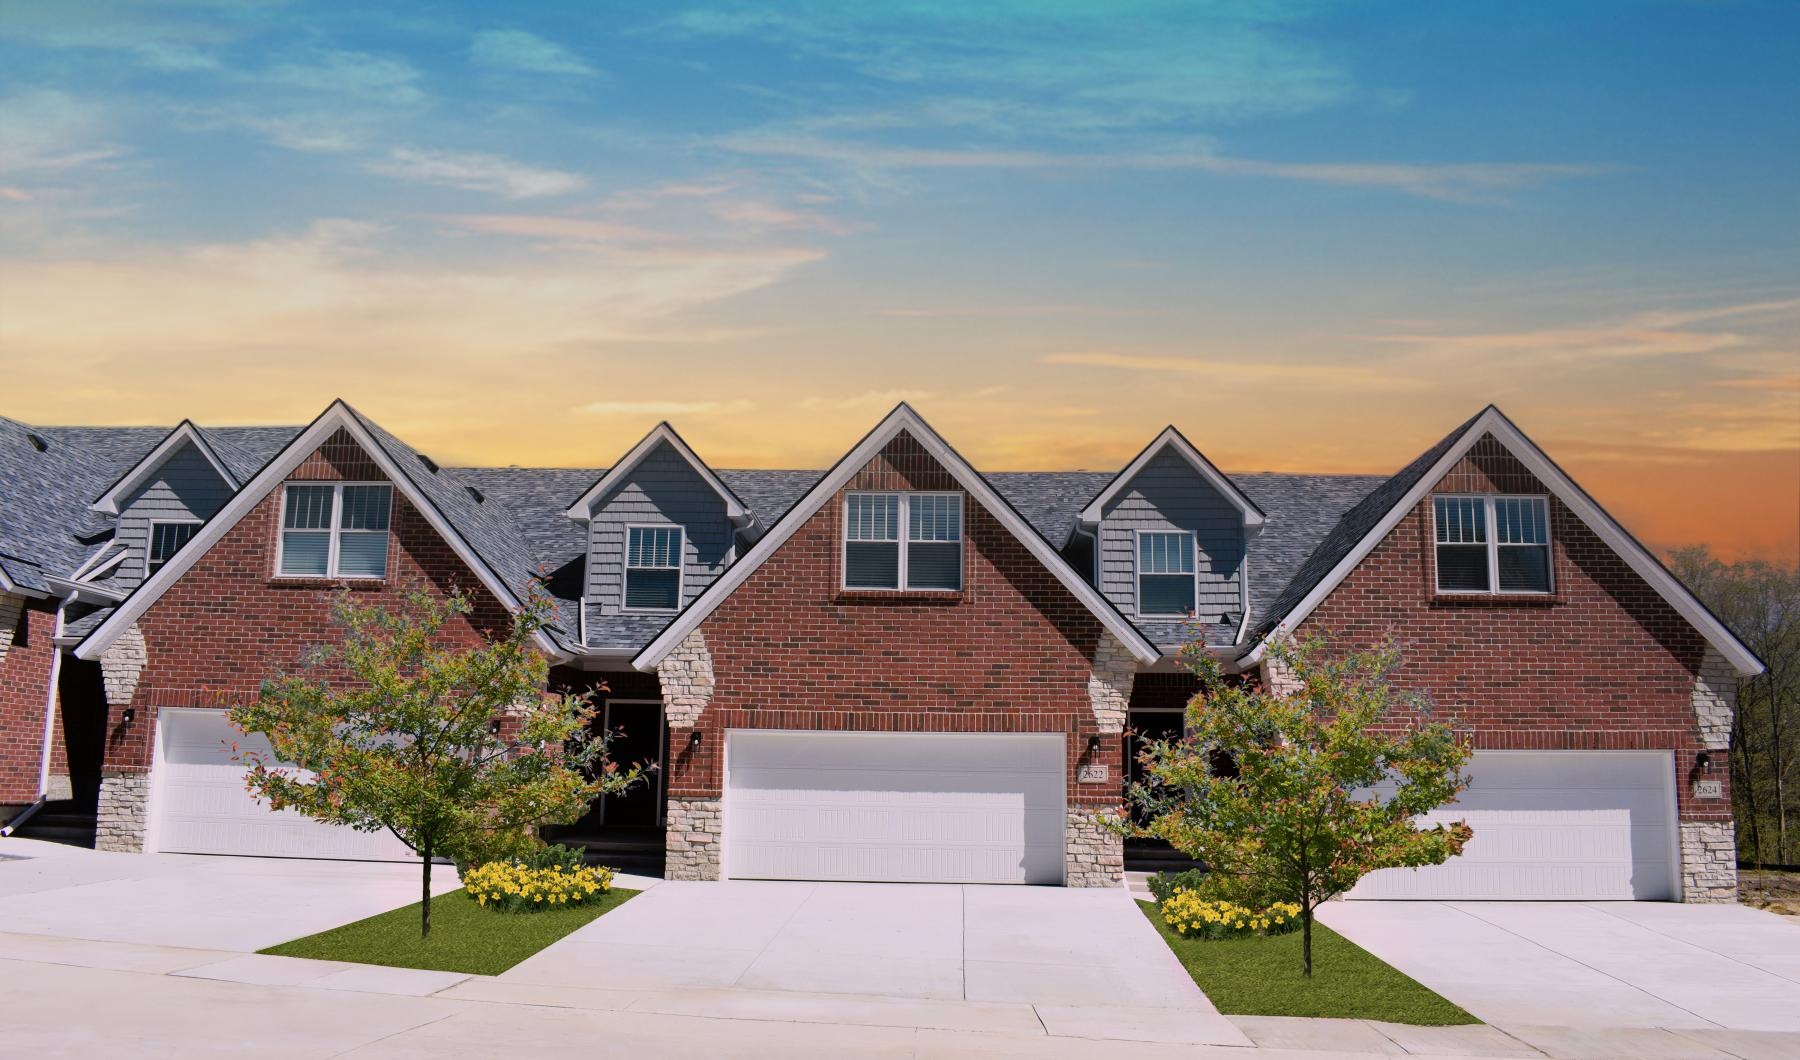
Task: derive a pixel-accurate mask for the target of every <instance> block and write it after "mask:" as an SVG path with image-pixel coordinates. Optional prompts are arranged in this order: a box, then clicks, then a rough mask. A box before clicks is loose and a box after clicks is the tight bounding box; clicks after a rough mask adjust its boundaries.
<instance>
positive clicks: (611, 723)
mask: <svg viewBox="0 0 1800 1060" xmlns="http://www.w3.org/2000/svg"><path fill="white" fill-rule="evenodd" d="M605 710H606V714H605V725H606V731H607V733H608V736H609V740H610V742H609V743H608V744H607V748H606V753H607V757H608V758H610V759H611V760H612V761H614V762H617V763H618V764H619V768H620V769H625V768H627V767H629V766H633V765H643V766H651V765H655V764H657V763H658V762H660V761H662V753H663V724H662V704H661V703H634V702H630V701H625V702H620V701H617V700H608V701H607V703H606V707H605ZM662 780H663V778H662V770H660V769H658V770H655V771H653V772H650V773H647V774H646V775H645V777H644V779H643V780H641V781H639V782H638V783H637V784H636V785H635V786H633V787H632V789H631V790H630V791H627V792H625V793H624V794H622V795H606V796H603V797H602V798H601V800H600V802H601V806H600V813H601V823H602V824H603V825H604V826H605V827H607V828H651V827H654V826H656V825H658V824H661V823H662Z"/></svg>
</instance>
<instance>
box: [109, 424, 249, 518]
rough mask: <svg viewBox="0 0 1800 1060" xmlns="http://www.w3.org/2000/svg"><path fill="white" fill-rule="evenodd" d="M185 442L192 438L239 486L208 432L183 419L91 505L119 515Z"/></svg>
mask: <svg viewBox="0 0 1800 1060" xmlns="http://www.w3.org/2000/svg"><path fill="white" fill-rule="evenodd" d="M185 442H192V443H193V445H194V448H196V449H198V450H200V455H201V456H204V457H205V458H206V462H207V463H209V464H211V465H212V468H213V470H214V471H216V472H218V473H219V477H220V478H222V479H224V480H225V485H227V486H229V487H230V488H231V489H233V490H235V489H237V488H238V486H239V482H238V480H237V478H236V477H235V476H233V475H232V473H231V469H230V468H228V467H226V466H225V461H223V460H221V459H219V454H218V453H216V452H214V451H213V447H212V445H211V444H209V443H208V442H207V440H206V436H205V435H203V434H201V433H200V431H199V430H198V429H196V428H195V426H194V421H193V420H182V421H181V422H180V423H178V424H176V425H175V429H174V430H172V431H170V432H169V433H168V434H167V435H165V436H164V437H163V440H162V441H160V442H158V443H156V448H154V449H152V450H150V452H148V453H146V454H145V455H144V458H143V459H142V460H139V461H138V462H137V463H135V464H133V465H132V466H131V468H130V469H129V470H127V471H126V472H125V474H123V475H121V476H119V481H117V482H115V483H113V484H112V486H111V487H109V488H108V489H107V491H106V492H105V493H102V494H101V495H100V496H99V497H98V498H97V499H95V501H94V503H92V504H90V505H88V507H89V508H90V509H91V510H93V511H96V512H103V513H105V514H107V515H118V514H119V508H120V506H121V505H122V504H123V503H124V500H125V498H127V497H129V496H131V494H132V492H133V491H135V490H136V489H137V488H138V487H140V486H142V485H143V484H144V483H145V482H146V481H148V480H149V478H150V476H151V475H154V474H155V473H156V469H157V468H159V467H161V466H162V465H163V461H165V460H167V459H168V458H169V456H170V455H171V454H173V453H174V452H175V451H176V450H177V449H179V448H181V446H182V444H183V443H185Z"/></svg>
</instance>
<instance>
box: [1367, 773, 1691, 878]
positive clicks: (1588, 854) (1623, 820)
mask: <svg viewBox="0 0 1800 1060" xmlns="http://www.w3.org/2000/svg"><path fill="white" fill-rule="evenodd" d="M1467 772H1468V774H1469V777H1470V783H1469V790H1467V791H1465V792H1463V794H1462V795H1461V797H1460V798H1459V800H1458V801H1457V802H1456V803H1454V804H1452V805H1450V806H1446V807H1444V808H1443V809H1440V810H1438V811H1435V812H1433V813H1431V814H1429V815H1427V818H1426V819H1427V820H1433V821H1438V820H1442V821H1454V820H1458V819H1461V820H1466V821H1468V822H1469V827H1471V828H1473V829H1474V830H1475V837H1474V838H1473V839H1471V840H1470V841H1469V844H1468V846H1466V847H1465V848H1463V853H1462V855H1461V856H1459V857H1455V858H1451V859H1450V860H1449V861H1448V862H1445V863H1444V864H1442V865H1435V866H1432V867H1431V868H1425V869H1387V870H1384V871H1382V872H1377V873H1372V874H1370V875H1369V876H1368V877H1367V878H1366V879H1364V880H1363V881H1362V883H1360V884H1358V885H1357V886H1356V888H1355V889H1354V890H1352V891H1351V892H1350V893H1349V895H1348V897H1350V898H1462V899H1512V900H1521V901H1523V900H1533V901H1556V900H1565V899H1567V900H1575V899H1615V898H1616V899H1633V898H1635V899H1649V900H1654V899H1668V898H1674V897H1675V888H1676V884H1675V878H1676V874H1675V869H1676V850H1675V840H1674V832H1675V828H1674V820H1673V817H1674V810H1675V797H1674V787H1673V785H1674V762H1673V760H1672V758H1671V756H1670V755H1669V754H1668V753H1667V752H1644V753H1639V752H1627V751H1609V752H1594V753H1587V752H1573V751H1545V752H1525V751H1488V752H1477V753H1476V754H1475V756H1474V758H1473V759H1471V760H1470V764H1469V768H1468V770H1467Z"/></svg>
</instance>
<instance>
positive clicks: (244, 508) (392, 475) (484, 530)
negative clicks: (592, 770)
mask: <svg viewBox="0 0 1800 1060" xmlns="http://www.w3.org/2000/svg"><path fill="white" fill-rule="evenodd" d="M339 430H342V431H345V432H346V433H348V434H349V435H350V437H351V438H352V439H354V440H355V441H356V443H357V445H359V446H361V447H362V449H363V451H364V452H366V453H367V454H368V455H369V458H370V459H371V460H373V461H374V462H375V464H376V466H377V467H379V468H380V469H381V471H382V473H383V474H384V475H386V476H387V477H388V479H389V481H391V482H392V483H393V484H394V487H395V488H396V489H398V490H399V491H400V492H401V494H402V495H404V496H405V497H406V498H407V500H408V501H410V502H411V503H412V505H413V507H415V508H417V509H418V510H419V512H420V514H422V515H423V516H424V517H425V520H426V522H427V523H429V524H430V525H431V527H432V529H433V530H435V531H436V532H437V533H438V534H439V535H440V536H441V537H443V539H444V540H445V541H446V542H447V543H448V544H449V545H450V547H451V549H452V551H454V552H455V553H456V555H457V558H458V559H460V560H462V562H463V563H464V565H466V566H467V567H468V568H469V569H470V570H471V571H473V572H474V574H475V576H476V578H477V579H479V580H480V581H481V583H482V586H483V587H484V588H486V589H487V590H488V591H489V592H491V593H493V594H494V596H495V597H496V598H497V599H499V600H500V602H501V603H502V604H504V605H506V606H508V607H513V608H516V607H518V606H520V601H519V597H518V593H517V591H516V589H517V587H519V586H523V585H524V584H525V583H526V581H527V579H528V578H529V576H530V563H529V560H528V558H523V553H522V551H521V550H520V549H516V548H514V547H512V544H511V543H512V542H513V541H516V540H517V538H518V536H519V535H518V533H517V528H516V527H512V526H510V524H511V517H510V516H507V515H505V514H504V513H497V514H496V515H495V516H493V517H486V516H484V515H483V514H481V513H478V512H475V511H472V510H471V509H472V508H473V506H474V505H475V501H474V498H473V497H471V496H469V494H468V493H467V491H466V490H464V489H463V488H462V487H461V485H460V484H454V483H450V482H448V481H446V482H435V481H433V478H432V476H430V475H429V474H428V473H427V472H426V465H425V461H424V460H423V458H421V457H420V456H419V454H418V453H417V452H415V451H414V450H413V449H412V448H411V447H409V446H407V445H406V444H405V443H404V442H401V441H400V440H399V439H398V438H395V437H394V436H393V435H391V434H389V433H388V432H386V431H385V430H382V429H381V428H380V427H378V426H376V425H375V424H374V423H373V422H371V421H369V420H368V419H366V418H365V417H364V416H363V415H362V414H361V413H359V412H357V411H356V410H355V409H352V408H351V407H350V406H349V405H347V404H345V403H344V401H343V400H342V399H339V400H336V401H333V402H332V403H331V405H330V406H329V407H327V408H326V409H325V411H324V412H322V413H320V414H319V416H318V418H317V419H315V420H313V421H312V423H310V424H308V425H307V426H306V428H305V429H304V430H302V431H300V433H299V434H297V435H295V436H294V437H293V438H292V439H291V440H289V441H288V443H287V444H286V445H285V446H283V447H282V448H281V450H280V451H279V452H277V453H276V454H275V455H274V456H273V457H272V458H270V459H269V460H268V461H266V462H265V463H264V465H263V466H262V468H261V469H259V470H258V471H257V472H256V474H255V475H254V476H252V477H251V478H250V480H249V481H247V482H246V483H245V484H244V485H243V487H242V488H241V489H239V490H238V491H237V493H236V494H235V495H233V496H232V498H231V500H230V501H228V502H226V504H225V506H224V507H223V508H221V509H220V510H219V512H218V514H216V515H214V516H213V517H212V518H211V519H209V520H208V521H207V522H206V524H205V525H204V526H203V527H201V528H200V530H199V532H198V533H196V534H195V535H194V540H193V541H191V542H189V543H188V545H187V546H186V547H184V548H182V549H181V550H180V551H179V552H177V553H176V554H175V556H174V557H173V558H172V559H170V560H169V562H168V563H166V564H164V565H163V566H162V567H161V568H159V569H158V570H157V571H156V573H154V574H152V575H151V576H150V577H149V578H147V579H145V580H144V582H143V583H142V584H141V585H139V586H138V587H137V588H136V589H135V590H134V591H133V592H132V593H131V595H130V596H128V597H126V598H125V601H124V602H123V603H121V604H120V605H119V606H118V607H117V608H115V609H114V610H113V612H112V614H110V615H108V616H107V617H106V619H105V621H103V622H101V623H100V624H99V625H98V626H97V627H96V628H95V629H94V630H93V632H91V633H90V634H89V635H88V636H87V637H86V638H85V639H84V640H83V641H82V642H81V644H80V645H78V646H77V647H76V649H75V655H76V657H78V658H81V659H96V658H98V657H99V656H100V653H101V652H103V651H105V650H106V648H107V647H108V646H109V645H110V644H111V643H112V642H113V641H114V640H115V639H116V638H117V637H118V636H119V635H120V634H121V633H123V632H124V631H125V630H126V629H128V628H130V626H131V624H132V623H133V622H135V621H137V619H138V618H139V617H140V616H142V615H143V613H144V612H145V611H147V610H148V609H149V608H150V606H151V605H152V604H154V603H155V602H156V601H157V600H158V599H160V598H161V597H162V595H163V593H165V592H166V591H168V588H169V587H170V586H171V585H173V584H174V583H175V582H176V581H177V580H178V579H179V578H180V577H181V576H182V575H183V574H186V573H187V571H188V569H189V568H190V567H192V566H193V565H194V563H195V562H196V561H197V560H198V559H199V557H200V556H202V555H205V554H206V552H207V551H208V550H209V549H211V548H212V546H213V545H215V544H217V543H218V541H219V539H220V538H222V537H224V536H225V534H226V533H227V532H228V531H229V530H230V529H231V528H232V527H234V526H236V525H237V524H238V522H240V521H241V520H242V519H243V518H244V516H245V515H247V514H248V513H249V512H250V510H251V509H252V508H254V507H255V506H256V505H257V504H258V503H260V502H261V501H262V500H263V498H265V497H267V496H268V495H269V494H270V493H272V492H273V491H274V490H275V489H276V488H278V487H279V486H280V485H281V483H282V481H283V480H284V479H285V478H286V477H287V475H288V474H289V472H291V471H292V470H293V469H294V468H295V467H298V466H299V464H300V463H301V461H303V460H305V459H306V458H307V457H308V456H309V455H311V453H312V452H313V451H314V450H316V449H317V448H318V447H319V446H320V445H321V444H323V443H324V442H325V440H326V439H328V438H330V437H331V436H332V435H333V434H335V433H337V432H338V431H339ZM459 498H460V500H459ZM448 513H454V515H455V517H456V518H455V520H454V521H453V520H452V518H450V516H449V514H448ZM502 520H504V522H502ZM459 524H460V525H459ZM509 527H510V529H509ZM471 533H473V534H474V535H476V536H478V537H480V538H481V539H482V544H483V545H484V546H486V547H487V549H488V550H489V552H490V554H491V555H493V556H494V557H496V558H497V559H498V560H499V562H498V563H496V562H491V561H490V560H489V559H488V558H487V556H484V555H483V550H481V549H477V548H475V547H473V546H472V544H471V540H470V534H471ZM515 578H516V579H517V580H516V581H515V580H511V579H515ZM538 640H539V646H540V647H542V648H543V649H544V650H545V651H546V652H548V653H549V654H551V655H552V656H559V657H560V656H562V655H564V654H566V653H565V652H564V651H563V650H562V649H561V648H560V646H559V645H557V644H556V643H555V640H554V639H553V637H552V636H551V635H548V634H546V633H543V632H540V634H539V637H538Z"/></svg>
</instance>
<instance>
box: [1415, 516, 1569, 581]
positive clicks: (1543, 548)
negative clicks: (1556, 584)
mask: <svg viewBox="0 0 1800 1060" xmlns="http://www.w3.org/2000/svg"><path fill="white" fill-rule="evenodd" d="M1432 523H1433V528H1434V529H1433V533H1434V536H1435V539H1436V543H1437V588H1438V592H1440V593H1548V592H1550V591H1551V576H1550V514H1549V505H1548V502H1546V500H1545V499H1544V498H1543V497H1496V496H1480V497H1455V496H1439V497H1433V498H1432Z"/></svg>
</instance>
